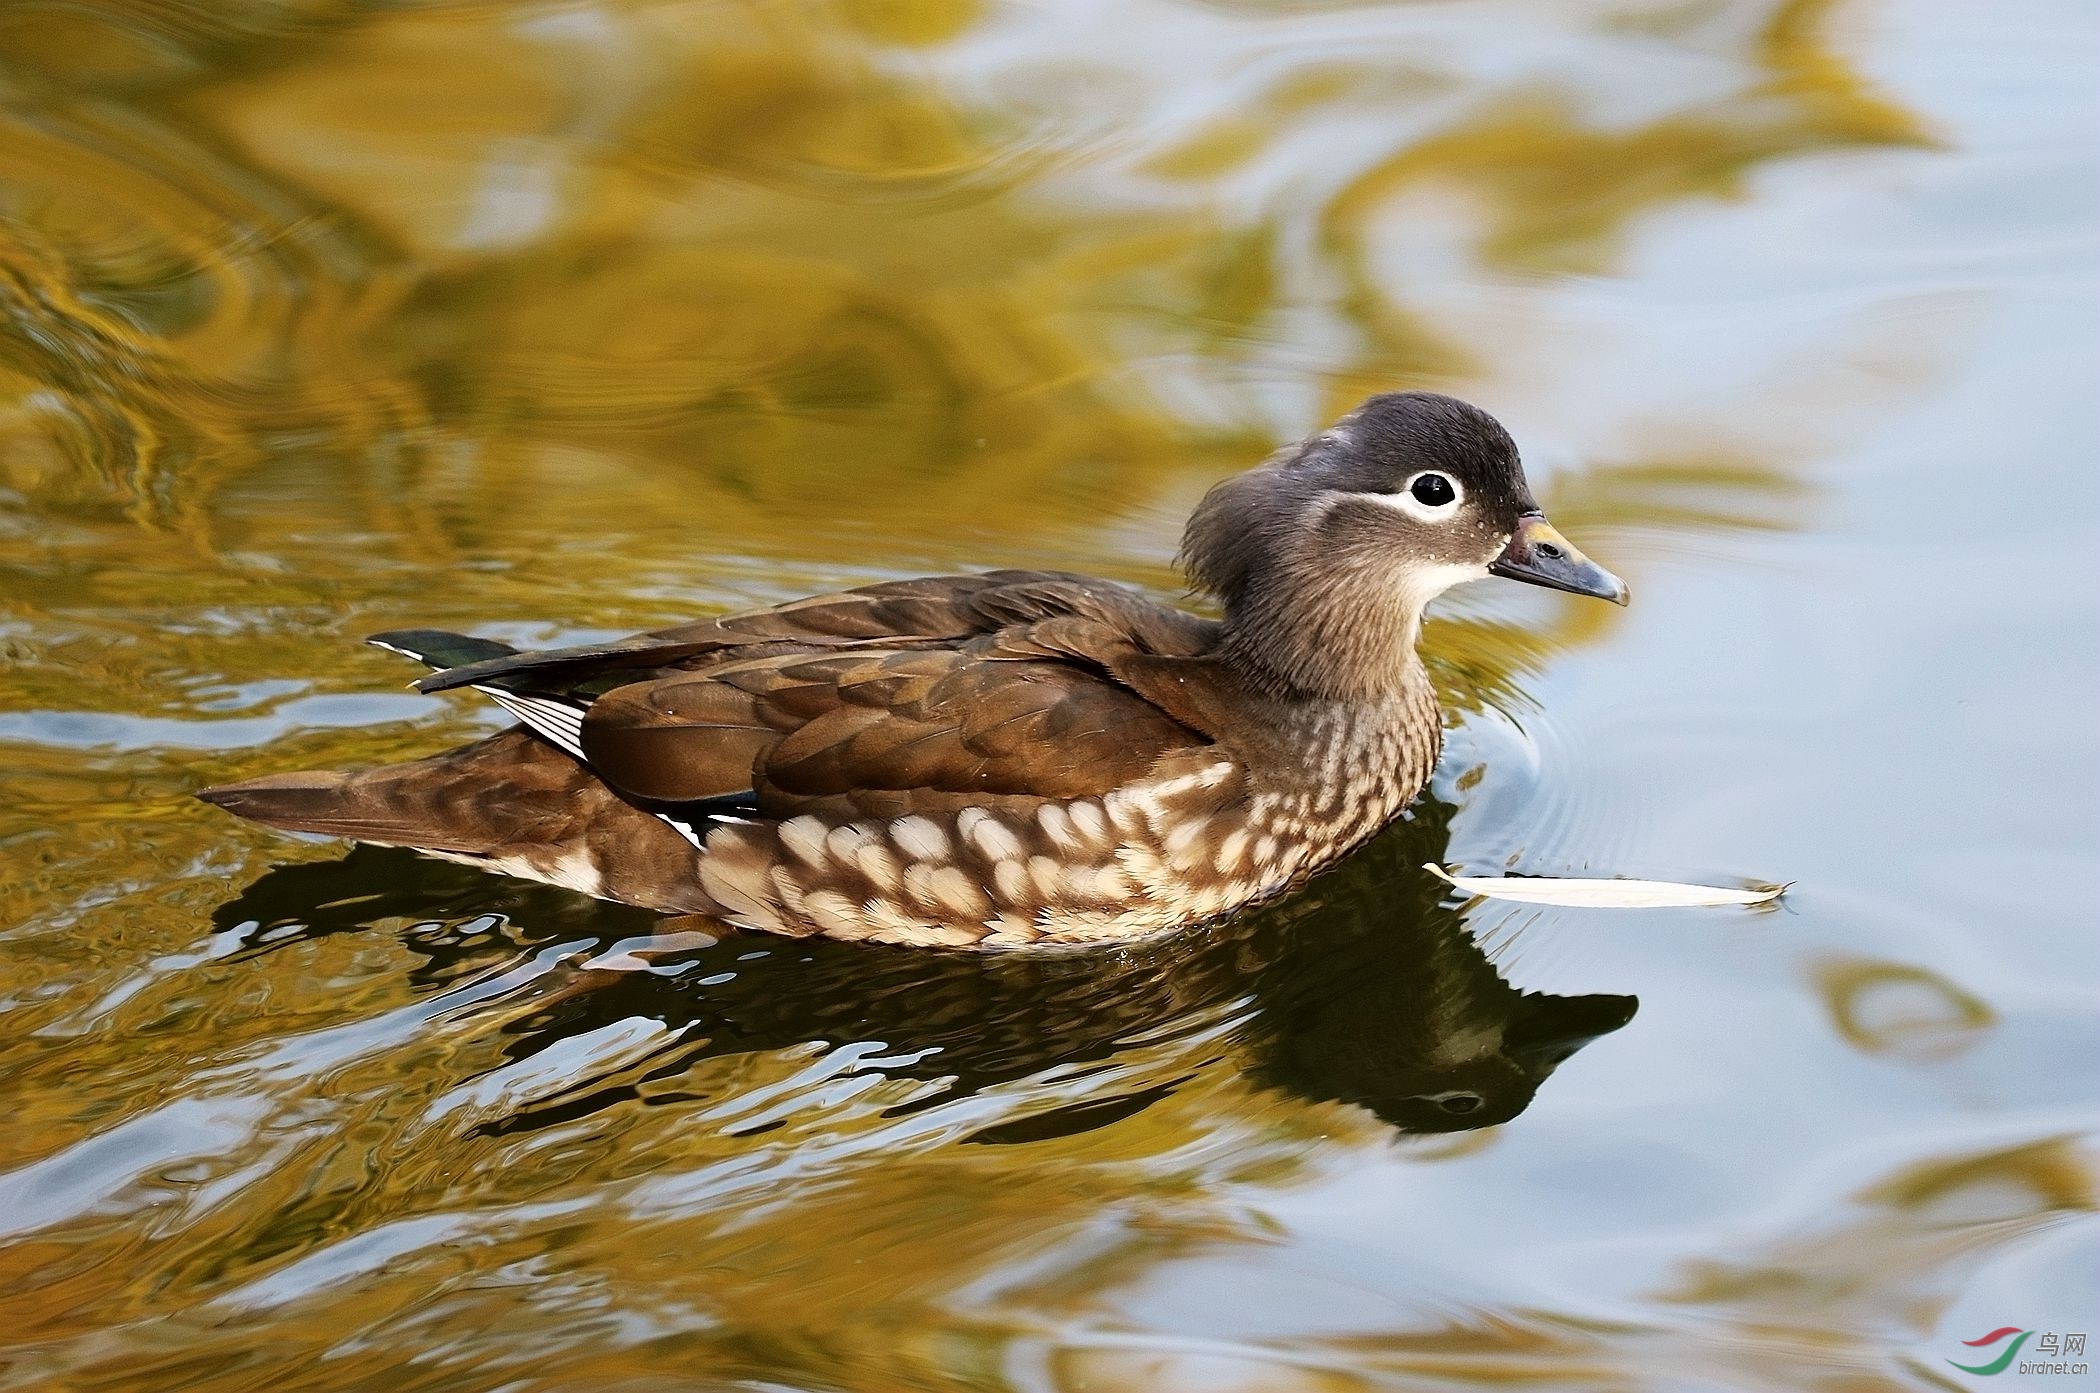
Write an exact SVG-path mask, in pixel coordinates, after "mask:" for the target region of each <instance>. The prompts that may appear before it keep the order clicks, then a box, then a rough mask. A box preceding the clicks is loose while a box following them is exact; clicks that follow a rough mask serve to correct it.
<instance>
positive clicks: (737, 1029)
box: [214, 799, 1637, 1142]
mask: <svg viewBox="0 0 2100 1393" xmlns="http://www.w3.org/2000/svg"><path fill="white" fill-rule="evenodd" d="M1450 812H1451V810H1450V808H1449V807H1448V806H1446V805H1443V804H1441V803H1437V802H1435V801H1432V800H1427V799H1425V800H1423V801H1421V802H1419V803H1417V804H1416V806H1415V808H1414V810H1413V814H1412V816H1411V817H1410V818H1409V819H1408V820H1406V821H1403V822H1401V823H1399V824H1396V825H1395V826H1394V827H1393V828H1391V829H1389V830H1388V831H1387V832H1386V833H1385V834H1384V835H1383V836H1382V837H1380V838H1379V840H1378V841H1377V842H1376V843H1375V844H1374V845H1372V846H1371V847H1368V848H1366V849H1365V850H1364V851H1363V852H1361V853H1359V854H1358V855H1357V856H1356V857H1355V858H1353V859H1352V860H1351V861H1350V862H1349V863H1348V864H1347V865H1345V866H1344V867H1343V868H1342V869H1341V870H1340V871H1338V872H1336V873H1334V874H1331V875H1328V876H1325V877H1322V878H1321V879H1319V880H1317V881H1315V882H1313V883H1312V884H1311V885H1309V886H1308V887H1306V888H1305V889H1304V890H1303V891H1301V892H1300V893H1299V894H1297V895H1295V896H1293V897H1291V898H1290V899H1288V900H1286V901H1284V902H1283V903H1281V904H1280V905H1277V906H1275V907H1272V908H1269V909H1267V910H1263V911H1260V912H1257V913H1253V914H1250V915H1246V916H1243V917H1242V918H1241V919H1239V920H1237V921H1235V922H1233V923H1230V924H1227V925H1225V926H1223V927H1219V928H1213V929H1209V930H1199V931H1196V932H1192V933H1188V934H1182V935H1178V936H1175V937H1172V938H1169V939H1165V940H1161V941H1158V942H1154V943H1150V944H1145V945H1140V946H1137V947H1133V948H1120V949H1109V950H1102V949H1092V950H1085V949H1073V950H1065V951H1023V952H1014V953H1005V954H965V953H949V952H941V951H932V950H926V949H888V948H878V947H867V946H855V945H848V944H838V943H828V942H818V941H810V942H804V941H800V940H789V939H780V938H773V937H765V936H730V937H726V938H723V939H722V940H721V941H719V942H717V943H714V944H712V945H711V946H706V947H702V948H698V949H696V950H693V951H688V952H683V953H677V954H674V955H672V956H669V957H666V958H663V959H661V960H659V961H658V962H657V963H656V964H655V967H654V970H650V971H620V970H611V969H607V968H600V967H592V966H588V965H587V964H588V963H589V962H591V961H594V960H595V961H603V960H604V958H603V957H597V958H594V957H593V954H592V953H591V952H590V951H588V950H579V951H577V952H576V953H575V954H574V955H573V956H571V957H570V958H568V959H567V960H566V961H565V962H564V963H563V965H562V966H561V967H559V968H557V969H556V970H554V971H551V972H549V973H547V974H545V975H543V976H541V977H539V978H537V979H536V980H534V981H532V982H531V983H529V984H527V985H526V986H524V987H521V988H518V989H516V991H515V992H514V993H513V994H512V996H511V998H510V999H509V1000H508V1001H507V1005H508V1006H509V1008H510V1009H507V1010H505V1011H504V1012H503V1013H502V1017H501V1019H502V1024H501V1027H500V1028H502V1029H504V1030H506V1031H508V1032H510V1034H511V1039H510V1040H509V1042H508V1044H507V1047H506V1049H505V1051H504V1053H505V1055H506V1057H507V1058H508V1059H511V1060H521V1059H525V1058H528V1057H530V1056H533V1055H536V1054H538V1053H540V1052H541V1051H543V1050H545V1049H547V1048H548V1047H549V1046H551V1045H554V1044H556V1043H558V1042H560V1041H562V1040H565V1039H568V1038H571V1037H574V1036H578V1035H581V1034H583V1033H585V1032H588V1031H592V1030H597V1029H600V1028H602V1027H604V1026H607V1025H609V1024H612V1023H614V1022H618V1021H623V1020H628V1019H632V1018H636V1017H640V1018H645V1019H654V1020H659V1021H662V1022H663V1023H664V1024H665V1025H666V1026H668V1027H671V1028H672V1035H673V1038H675V1040H676V1043H675V1044H672V1045H669V1046H668V1047H666V1049H665V1050H664V1051H663V1053H662V1055H661V1056H660V1057H659V1058H656V1059H654V1060H652V1061H651V1063H650V1066H649V1067H648V1068H647V1069H645V1070H642V1071H640V1072H636V1071H634V1070H631V1069H630V1070H622V1071H621V1072H620V1073H619V1075H618V1076H617V1078H612V1079H596V1078H591V1077H579V1078H577V1079H575V1080H574V1082H573V1083H572V1084H571V1085H569V1086H567V1087H565V1088H562V1089H560V1090H558V1091H557V1092H556V1093H555V1094H554V1095H553V1096H546V1095H541V1096H540V1097H538V1098H536V1099H535V1100H534V1101H532V1102H530V1103H528V1104H524V1105H522V1106H521V1107H520V1108H519V1109H518V1110H517V1111H514V1112H512V1113H510V1114H509V1115H507V1116H505V1117H504V1118H502V1119H500V1120H496V1121H493V1122H490V1123H489V1124H487V1125H488V1126H489V1127H491V1128H492V1129H494V1130H498V1131H517V1130H527V1129H533V1128H538V1127H542V1126H547V1125H552V1124H554V1123H560V1122H570V1121H574V1120H576V1119H578V1118H582V1117H586V1116H588V1115H590V1114H591V1113H593V1112H596V1111H598V1110H600V1109H602V1108H605V1107H608V1106H611V1105H613V1104H616V1103H619V1102H622V1101H626V1100H631V1099H640V1100H642V1101H644V1102H646V1103H648V1104H651V1105H666V1104H677V1103H680V1102H689V1103H690V1102H697V1101H703V1100H705V1101H714V1097H713V1095H710V1094H709V1093H708V1092H707V1084H706V1080H707V1079H708V1078H709V1075H708V1074H707V1073H706V1071H703V1070H697V1069H696V1068H695V1066H696V1065H697V1064H699V1063H700V1062H701V1061H703V1060H706V1059H709V1058H713V1057H718V1056H726V1055H736V1054H745V1053H750V1052H764V1051H775V1050H781V1049H785V1048H790V1047H794V1046H798V1045H805V1044H807V1043H808V1042H811V1041H822V1042H825V1043H827V1044H829V1045H831V1046H833V1047H838V1046H843V1045H846V1044H849V1043H851V1042H879V1046H880V1047H879V1048H878V1049H874V1050H870V1051H869V1052H868V1053H869V1056H870V1057H869V1058H867V1059H864V1060H863V1061H861V1064H860V1067H861V1068H863V1069H870V1068H872V1069H876V1070H879V1071H881V1072H884V1073H887V1074H891V1075H894V1076H896V1077H900V1078H914V1079H922V1080H928V1081H932V1080H946V1081H947V1083H946V1085H945V1086H944V1087H941V1088H939V1089H931V1090H928V1091H927V1092H926V1093H924V1094H923V1095H921V1096H920V1097H919V1098H918V1100H917V1101H915V1102H913V1103H908V1104H904V1105H902V1106H904V1107H907V1108H909V1107H925V1106H932V1105H935V1104H938V1103H941V1102H944V1101H948V1100H952V1099H954V1098H955V1097H957V1096H958V1095H967V1094H973V1093H977V1092H980V1091H982V1090H984V1089H986V1088H988V1087H991V1086H993V1085H999V1084H1009V1083H1014V1082H1016V1081H1019V1080H1024V1079H1029V1078H1031V1077H1034V1076H1038V1075H1042V1074H1045V1073H1046V1071H1052V1070H1055V1071H1056V1076H1057V1077H1058V1078H1060V1079H1061V1080H1065V1081H1066V1082H1068V1083H1069V1081H1070V1080H1072V1079H1073V1078H1075V1077H1083V1076H1084V1075H1085V1074H1086V1073H1087V1071H1088V1070H1089V1069H1090V1068H1091V1069H1094V1070H1096V1071H1098V1072H1099V1073H1100V1074H1101V1079H1102V1086H1101V1087H1100V1089H1099V1090H1098V1091H1094V1092H1091V1093H1088V1094H1087V1096H1086V1097H1085V1098H1084V1099H1083V1101H1080V1102H1077V1103H1071V1104H1068V1105H1066V1106H1062V1107H1059V1108H1056V1109H1053V1110H1051V1111H1048V1112H1043V1111H1030V1112H1027V1113H1026V1115H1025V1116H1021V1117H1019V1118H1016V1119H1012V1120H1007V1121H1000V1122H994V1123H991V1124H989V1125H986V1126H983V1127H980V1129H979V1130H978V1131H977V1132H976V1133H975V1134H974V1135H973V1136H972V1138H971V1140H973V1141H979V1142H1017V1141H1026V1140H1034V1139H1039V1138H1043V1137H1048V1136H1056V1135H1065V1134H1069V1133H1073V1132H1079V1131H1085V1130H1088V1129H1090V1128H1093V1127H1099V1126H1104V1125H1107V1124H1108V1123H1111V1122H1114V1121H1116V1120H1117V1119H1119V1118H1122V1117H1126V1116H1129V1115H1131V1114H1133V1113H1135V1112H1138V1111H1141V1110H1142V1109H1143V1108H1145V1107H1146V1106H1147V1105H1149V1104H1150V1103H1151V1102H1153V1101H1156V1100H1157V1099H1159V1098H1161V1097H1164V1096H1166V1095H1167V1094H1168V1093H1171V1092H1172V1091H1173V1090H1174V1089H1175V1088H1176V1087H1177V1086H1179V1084H1180V1083H1181V1082H1183V1081H1185V1079H1186V1078H1187V1077H1188V1075H1187V1074H1186V1073H1183V1074H1182V1075H1180V1076H1179V1077H1167V1078H1159V1077H1151V1078H1147V1079H1145V1080H1143V1081H1142V1082H1141V1083H1135V1084H1134V1083H1132V1082H1131V1081H1130V1080H1129V1079H1127V1078H1125V1077H1123V1076H1122V1075H1121V1074H1120V1073H1119V1072H1118V1071H1115V1070H1114V1069H1113V1068H1112V1066H1113V1065H1114V1064H1115V1063H1116V1062H1117V1060H1118V1057H1119V1056H1121V1055H1124V1054H1126V1052H1128V1051H1130V1050H1132V1049H1134V1048H1137V1047H1139V1046H1140V1044H1141V1042H1147V1041H1155V1042H1156V1041H1158V1040H1160V1039H1162V1038H1165V1037H1169V1036H1171V1035H1172V1034H1173V1033H1174V1032H1175V1031H1176V1030H1177V1029H1184V1030H1187V1031H1190V1032H1198V1031H1202V1030H1205V1029H1206V1028H1208V1027H1209V1026H1212V1025H1215V1024H1216V1023H1218V1022H1221V1021H1227V1020H1229V1021H1230V1022H1231V1025H1230V1028H1229V1029H1227V1030H1225V1031H1224V1032H1222V1034H1220V1035H1219V1036H1218V1037H1217V1038H1219V1040H1220V1043H1219V1046H1218V1048H1217V1049H1216V1050H1215V1051H1212V1052H1211V1053H1210V1054H1208V1055H1204V1056H1201V1057H1202V1058H1205V1059H1208V1060H1210V1061H1211V1062H1210V1063H1209V1064H1206V1065H1205V1066H1203V1067H1222V1068H1232V1067H1238V1068H1241V1069H1245V1070H1248V1071H1250V1072H1251V1074H1252V1075H1253V1077H1255V1078H1256V1079H1257V1080H1259V1081H1260V1082H1262V1083H1264V1084H1266V1085H1269V1086H1272V1087H1276V1088H1279V1089H1283V1090H1286V1091H1288V1092H1290V1093H1292V1094H1295V1095H1297V1096H1299V1097H1302V1098H1305V1099H1309V1100H1312V1101H1328V1100H1334V1101H1340V1102H1345V1103H1354V1104H1357V1105H1360V1106H1362V1107H1364V1108H1367V1109H1368V1110H1370V1111H1371V1112H1373V1113H1375V1114H1376V1115H1377V1116H1379V1117H1380V1118H1382V1119H1384V1120H1385V1121H1386V1122H1387V1123H1389V1124H1391V1125H1392V1126H1393V1127H1395V1128H1397V1129H1399V1130H1400V1131H1403V1132H1443V1131H1455V1130H1461V1129H1467V1128H1475V1127H1484V1126H1489V1125H1492V1124H1495V1123H1500V1122H1506V1121H1508V1120H1509V1119H1511V1118H1513V1117H1515V1116H1516V1115H1517V1114H1518V1113H1520V1112H1522V1111H1523V1110H1524V1109H1525V1108H1526V1107H1527V1106H1528V1105H1529V1104H1530V1102H1531V1099H1532V1096H1533V1094H1535V1093H1536V1092H1537V1090H1538V1088H1539V1085H1540V1084H1541V1083H1543V1082H1544V1081H1545V1079H1546V1078H1547V1077H1548V1076H1549V1075H1550V1074H1551V1073H1552V1072H1553V1070H1554V1069H1555V1067H1557V1066H1558V1065H1559V1064H1560V1063H1561V1061H1562V1060H1564V1059H1566V1058H1567V1057H1568V1056H1569V1055H1571V1054H1573V1053H1574V1052H1575V1051H1576V1050H1577V1049H1579V1048H1581V1047H1582V1046H1583V1045H1584V1044H1585V1043H1587V1042H1588V1041H1590V1040H1592V1039H1595V1038H1596V1037H1597V1036H1599V1035H1603V1034H1606V1033H1608V1032H1610V1031H1613V1030H1617V1029H1618V1028H1619V1027H1620V1026H1622V1025H1625V1024H1626V1023H1627V1021H1629V1020H1630V1019H1632V1017H1633V1013H1634V1010H1635V1007H1636V1004H1637V1003H1636V1001H1635V999H1634V998H1633V997H1630V996H1613V995H1586V996H1552V995H1545V994H1540V993H1535V992H1526V991H1519V990H1518V989H1516V988H1515V987H1513V986H1511V985H1510V984H1509V983H1508V982H1506V981H1504V980H1503V978H1502V977H1501V976H1500V975H1499V974H1498V973H1497V972H1496V970H1495V968H1494V966H1493V965H1492V964H1491V963H1490V962H1489V961H1488V958H1487V956H1486V955H1485V954H1484V953H1483V952H1482V951H1481V950H1480V949H1479V947H1477V946H1476V945H1475V943H1474V941H1473V939H1472V936H1471V935H1470V934H1469V933H1468V932H1467V930H1466V928H1465V925H1464V923H1463V921H1462V919H1461V917H1460V915H1459V913H1458V911H1457V910H1455V909H1453V908H1452V907H1450V906H1449V905H1447V904H1446V903H1444V901H1443V891H1444V887H1443V886H1442V885H1441V884H1439V883H1438V882H1436V881H1435V880H1433V879H1432V878H1431V877H1429V876H1428V875H1426V874H1424V873H1423V872H1422V871H1421V870H1420V866H1421V864H1422V863H1423V862H1424V861H1427V860H1432V859H1438V858H1440V857H1441V854H1442V852H1443V849H1444V845H1445V842H1446V840H1447V836H1446V825H1447V823H1448V821H1449V817H1450ZM214 919H215V923H216V926H217V927H218V928H219V929H220V930H221V931H230V932H238V933H240V934H242V935H243V936H244V937H245V938H246V939H247V940H248V941H249V943H250V944H251V945H252V947H251V948H250V950H249V951H250V952H254V953H267V952H269V951H270V949H271V948H272V947H274V946H277V945H280V944H283V943H285V942H288V941H292V940H295V939H298V938H304V937H311V936H315V935H322V934H330V933H341V932H351V931H356V932H380V931H383V930H382V929H381V928H379V927H377V926H379V925H381V924H382V923H384V924H391V925H393V926H395V931H396V932H402V930H401V929H400V928H399V926H400V925H401V924H402V922H403V921H408V922H409V923H410V924H412V925H413V927H412V928H410V929H408V930H406V941H407V942H408V943H409V944H410V945H411V946H412V947H414V948H415V950H416V951H417V952H419V953H420V954H422V955H424V961H423V962H422V963H420V964H419V965H417V966H416V967H415V968H413V969H411V975H412V976H414V977H416V978H418V979H421V980H425V981H428V982H429V983H430V984H431V985H433V986H436V985H439V984H450V983H453V982H455V981H457V980H459V979H460V978H462V977H464V976H470V975H473V974H474V973H475V972H476V971H477V970H480V969H485V968H488V967H490V966H493V965H494V963H495V962H496V961H499V960H506V959H509V960H514V955H515V952H516V950H517V948H518V946H520V944H522V945H523V946H524V947H526V948H530V949H545V948H547V947H550V946H553V945H558V944H566V943H589V942H596V943H598V944H600V945H604V944H610V943H612V942H614V941H618V940H625V941H627V945H628V947H629V948H630V949H632V948H635V947H637V946H638V945H637V944H636V942H635V941H636V940H638V939H640V938H641V937H642V936H644V935H647V934H649V933H650V932H651V931H652V928H653V927H654V925H655V924H656V922H657V921H655V920H653V919H652V918H650V917H649V916H648V915H645V914H642V913H640V912H638V911H632V910H626V909H622V908H619V907H616V906H609V905H603V904H599V903H596V902H593V901H589V900H585V899H582V898H580V897H576V896H571V895H568V894H565V893H563V892H561V891H556V890H549V889H546V888H544V887H539V886H532V885H527V884H524V883H522V882H514V881H505V880H501V879H498V878H493V877H488V876H483V875H481V874H479V873H478V872H474V871H471V870H466V869H463V868H460V867H455V866H449V865H445V864H442V863H438V862H433V861H427V860H424V859H422V858H420V857H417V856H415V855H413V854H412V853H408V852H396V851H390V850H382V849H378V848H370V847H360V848H358V849H357V850H355V851H353V852H351V853H350V854H349V855H348V856H346V857H344V858H342V859H340V860H336V861H330V862H321V863H309V864H305V865H297V866H286V867H279V868H277V869H275V870H272V871H271V872H269V873H268V874H266V875H264V876H263V877H261V878H260V879H259V880H257V881H256V882H255V883H254V884H253V885H252V886H250V887H249V888H248V889H247V890H246V891H244V892H243V893H242V894H241V895H239V896H238V897H237V898H235V899H234V900H232V901H230V902H229V903H227V904H226V905H224V906H222V907H221V909H220V910H219V911H218V913H217V914H216V915H215V916H214ZM492 927H493V928H499V929H500V930H501V934H500V936H492V933H491V929H492ZM642 951H643V954H644V956H647V949H646V946H642ZM616 956H618V957H619V958H620V959H621V960H623V961H628V962H632V961H633V956H632V954H631V953H622V954H619V955H616ZM521 992H522V993H526V994H528V997H527V1000H526V1001H524V1002H522V1003H521V1002H520V1001H519V1000H518V998H517V993H521ZM521 1005H522V1007H523V1009H520V1007H521ZM1067 1096H1068V1095H1067Z"/></svg>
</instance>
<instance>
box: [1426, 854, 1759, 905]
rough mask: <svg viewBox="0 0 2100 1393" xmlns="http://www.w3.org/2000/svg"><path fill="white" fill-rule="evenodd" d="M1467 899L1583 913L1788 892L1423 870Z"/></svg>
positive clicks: (1732, 901)
mask: <svg viewBox="0 0 2100 1393" xmlns="http://www.w3.org/2000/svg"><path fill="white" fill-rule="evenodd" d="M1422 869H1423V870H1425V871H1428V872H1429V873H1430V874H1431V875H1433V876H1435V877H1437V878H1438V879H1439V880H1444V881H1449V882H1450V883H1451V884H1453V885H1455V886H1457V887H1458V888H1459V889H1461V890H1463V891H1465V892H1466V893H1467V894H1469V895H1485V896H1487V897H1488V898H1489V899H1496V900H1516V901H1518V902H1520V903H1523V904H1551V905H1567V906H1570V907H1572V908H1579V909H1672V908H1681V907H1686V906H1691V907H1702V906H1708V905H1752V904H1769V903H1771V902H1772V901H1773V900H1776V899H1778V898H1779V897H1780V896H1781V895H1783V894H1785V893H1786V890H1787V887H1786V886H1784V885H1768V886H1764V887H1762V888H1760V889H1755V890H1731V889H1727V888H1724V887H1722V886H1718V885H1685V884H1681V883H1679V882H1676V881H1669V880H1572V879H1570V880H1563V879H1557V878H1554V877H1549V876H1481V875H1453V874H1451V872H1449V871H1447V870H1445V869H1444V868H1443V867H1442V866H1439V865H1437V864H1436V863H1435V862H1434V861H1431V862H1428V863H1427V864H1425V865H1424V866H1423V867H1422Z"/></svg>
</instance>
